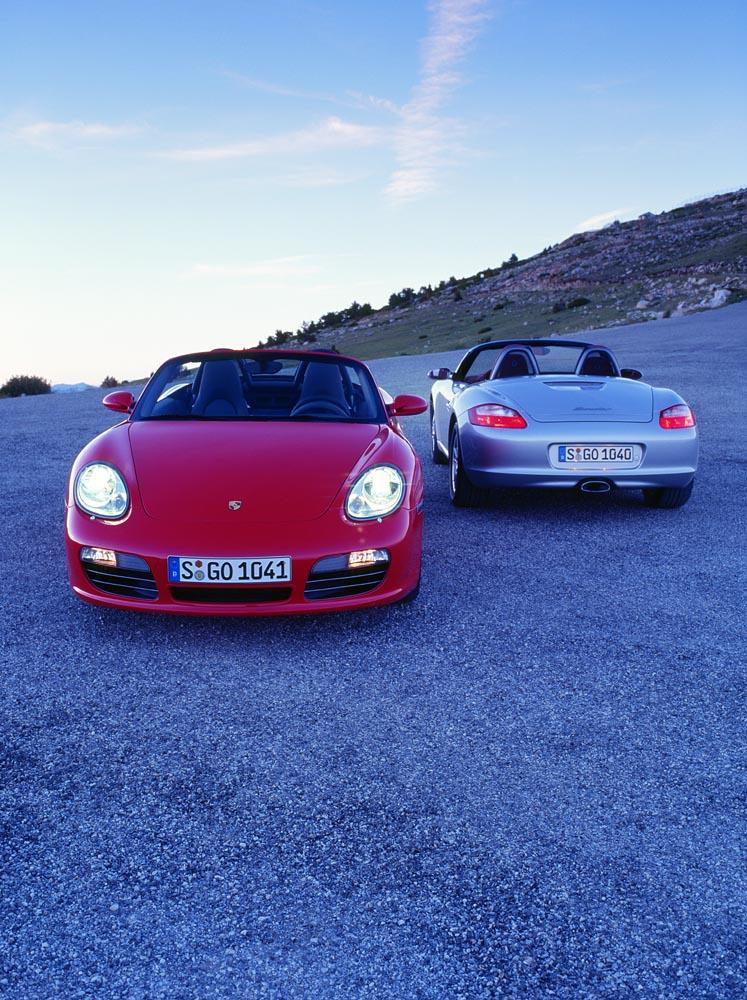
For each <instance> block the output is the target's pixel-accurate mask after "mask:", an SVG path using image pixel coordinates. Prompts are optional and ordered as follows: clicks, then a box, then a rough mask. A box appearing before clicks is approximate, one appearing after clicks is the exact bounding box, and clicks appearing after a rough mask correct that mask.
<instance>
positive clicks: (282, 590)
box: [171, 586, 291, 604]
mask: <svg viewBox="0 0 747 1000" xmlns="http://www.w3.org/2000/svg"><path fill="white" fill-rule="evenodd" d="M290 595H291V588H290V587H226V586H218V587H171V596H172V598H173V599H174V600H175V601H185V602H191V603H192V604H263V603H273V602H277V601H287V600H288V598H289V597H290Z"/></svg>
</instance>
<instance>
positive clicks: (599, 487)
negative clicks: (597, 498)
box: [581, 479, 611, 493]
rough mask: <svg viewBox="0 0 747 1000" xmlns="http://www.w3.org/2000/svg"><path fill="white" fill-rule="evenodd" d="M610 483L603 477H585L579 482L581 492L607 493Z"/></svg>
mask: <svg viewBox="0 0 747 1000" xmlns="http://www.w3.org/2000/svg"><path fill="white" fill-rule="evenodd" d="M610 489H611V486H610V484H609V483H608V482H607V481H606V480H604V479H587V480H586V481H585V482H583V483H581V492H582V493H609V491H610Z"/></svg>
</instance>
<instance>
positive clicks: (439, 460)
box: [431, 403, 449, 465]
mask: <svg viewBox="0 0 747 1000" xmlns="http://www.w3.org/2000/svg"><path fill="white" fill-rule="evenodd" d="M431 458H432V459H433V464H434V465H446V463H447V462H448V461H449V460H448V458H447V457H446V455H444V453H443V452H442V451H441V449H440V448H439V447H438V444H437V443H436V419H435V415H434V413H433V404H432V403H431Z"/></svg>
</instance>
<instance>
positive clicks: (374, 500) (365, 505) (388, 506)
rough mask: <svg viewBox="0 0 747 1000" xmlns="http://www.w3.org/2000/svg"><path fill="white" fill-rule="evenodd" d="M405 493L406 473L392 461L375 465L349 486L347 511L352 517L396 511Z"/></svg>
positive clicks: (365, 518)
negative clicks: (387, 463) (391, 462)
mask: <svg viewBox="0 0 747 1000" xmlns="http://www.w3.org/2000/svg"><path fill="white" fill-rule="evenodd" d="M404 497H405V477H404V476H403V475H402V473H401V472H400V471H399V469H396V468H395V467H394V466H393V465H373V466H371V468H370V469H366V471H365V472H364V473H362V474H361V475H360V476H358V478H357V479H356V481H355V482H354V483H353V485H352V486H351V487H350V492H349V493H348V496H347V500H346V501H345V513H346V514H347V516H348V517H349V518H351V520H353V521H370V520H373V519H374V518H377V517H385V516H386V515H387V514H393V513H394V511H395V510H396V509H397V508H398V507H399V505H400V504H401V503H402V501H403V500H404Z"/></svg>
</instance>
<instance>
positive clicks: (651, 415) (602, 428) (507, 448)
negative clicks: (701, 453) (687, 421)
mask: <svg viewBox="0 0 747 1000" xmlns="http://www.w3.org/2000/svg"><path fill="white" fill-rule="evenodd" d="M684 402H685V401H684V400H683V399H682V397H681V396H678V395H677V393H675V392H673V391H672V390H671V389H662V388H655V387H652V386H650V385H648V384H647V383H645V382H640V381H633V380H632V379H627V378H621V377H617V376H615V377H612V376H610V377H600V376H579V375H575V374H574V375H555V374H540V375H524V376H519V377H515V378H502V379H486V380H485V381H483V382H479V383H477V384H471V385H470V384H468V383H466V382H459V381H457V380H452V379H440V380H438V381H436V382H435V383H434V386H433V390H432V395H431V403H432V407H433V415H434V424H435V431H436V441H437V444H438V447H439V449H440V450H441V451H442V452H443V453H444V454H445V455H446V454H448V443H449V435H450V432H451V428H452V426H453V425H454V424H455V423H456V426H457V428H458V431H459V442H460V446H461V451H462V460H463V462H464V467H465V471H466V472H467V475H468V476H469V478H470V480H471V481H472V482H473V483H474V484H475V485H476V486H484V487H501V486H520V487H523V486H531V487H576V486H579V485H581V484H582V483H584V482H585V481H587V480H600V479H601V480H604V481H606V482H609V483H610V484H611V485H614V486H617V487H620V488H625V489H640V488H648V487H660V486H679V487H682V486H687V485H688V483H689V482H690V481H691V480H692V478H693V476H694V475H695V472H696V469H697V465H698V432H697V427H692V428H684V429H678V430H664V429H663V428H662V427H660V425H659V414H660V412H661V411H662V410H663V409H665V408H666V407H668V406H673V405H674V404H677V403H684ZM485 403H500V404H502V405H504V406H509V407H511V408H512V409H515V410H518V411H519V413H521V414H522V416H523V417H524V419H525V420H526V421H527V426H526V427H525V428H523V429H520V430H517V429H499V428H492V427H481V426H477V425H475V424H472V423H471V422H470V419H469V415H468V410H469V409H471V408H472V407H474V406H479V405H480V404H485ZM611 444H615V445H638V446H639V449H640V450H638V449H636V455H637V456H638V457H639V458H640V461H639V462H638V464H636V465H635V467H630V465H629V464H626V463H616V462H609V463H602V462H599V463H594V465H593V466H589V465H573V464H569V465H567V466H565V465H564V464H561V463H560V462H558V460H557V454H558V453H557V450H556V446H558V445H611Z"/></svg>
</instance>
